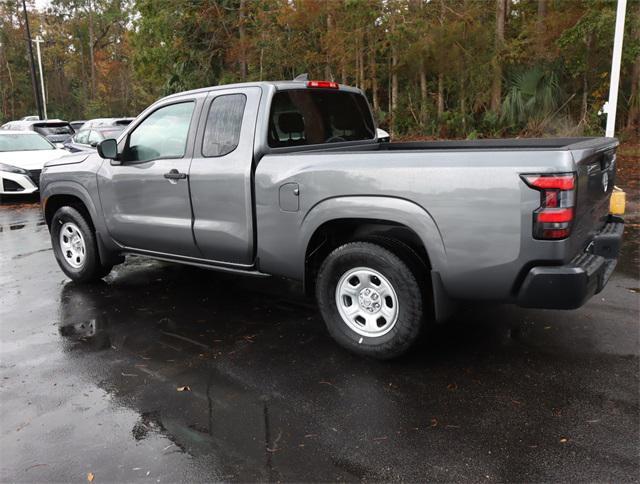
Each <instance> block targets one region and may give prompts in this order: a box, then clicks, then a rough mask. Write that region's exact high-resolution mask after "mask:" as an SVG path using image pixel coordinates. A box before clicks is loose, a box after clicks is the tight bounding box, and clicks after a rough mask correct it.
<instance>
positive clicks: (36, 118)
mask: <svg viewBox="0 0 640 484" xmlns="http://www.w3.org/2000/svg"><path fill="white" fill-rule="evenodd" d="M39 120H40V116H25V117H24V118H20V121H39Z"/></svg>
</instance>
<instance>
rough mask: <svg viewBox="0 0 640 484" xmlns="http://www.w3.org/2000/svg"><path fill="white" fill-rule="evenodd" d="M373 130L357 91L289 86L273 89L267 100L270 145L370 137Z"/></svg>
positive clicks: (366, 109)
mask: <svg viewBox="0 0 640 484" xmlns="http://www.w3.org/2000/svg"><path fill="white" fill-rule="evenodd" d="M374 132H375V129H374V126H373V119H372V118H371V112H370V110H369V105H368V104H367V102H366V100H365V99H364V96H361V95H360V94H356V93H352V92H345V91H333V90H313V89H292V90H287V91H280V92H278V93H276V94H275V96H274V98H273V102H272V104H271V114H270V115H269V135H268V141H269V146H270V147H272V148H282V147H289V146H303V145H316V144H323V143H336V142H341V141H361V140H370V139H373V138H374V136H375V133H374Z"/></svg>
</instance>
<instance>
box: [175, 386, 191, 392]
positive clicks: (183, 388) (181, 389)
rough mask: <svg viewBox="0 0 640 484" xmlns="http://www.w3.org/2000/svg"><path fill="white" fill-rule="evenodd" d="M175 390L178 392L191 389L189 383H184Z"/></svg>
mask: <svg viewBox="0 0 640 484" xmlns="http://www.w3.org/2000/svg"><path fill="white" fill-rule="evenodd" d="M176 390H177V391H179V392H190V391H191V387H190V386H189V385H185V386H183V387H178V388H176Z"/></svg>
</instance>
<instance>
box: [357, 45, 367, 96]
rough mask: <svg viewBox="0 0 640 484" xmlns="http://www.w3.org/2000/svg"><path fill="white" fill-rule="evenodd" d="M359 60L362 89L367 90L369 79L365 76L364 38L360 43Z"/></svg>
mask: <svg viewBox="0 0 640 484" xmlns="http://www.w3.org/2000/svg"><path fill="white" fill-rule="evenodd" d="M358 58H359V62H360V89H363V90H364V89H366V88H367V79H366V77H365V75H364V37H363V38H362V40H361V42H360V48H359V49H358Z"/></svg>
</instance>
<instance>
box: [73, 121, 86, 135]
mask: <svg viewBox="0 0 640 484" xmlns="http://www.w3.org/2000/svg"><path fill="white" fill-rule="evenodd" d="M86 122H87V121H85V120H77V121H70V122H69V124H70V125H71V127H72V128H73V130H74V131H75V132H78V131H80V130H81V129H82V126H84V123H86Z"/></svg>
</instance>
